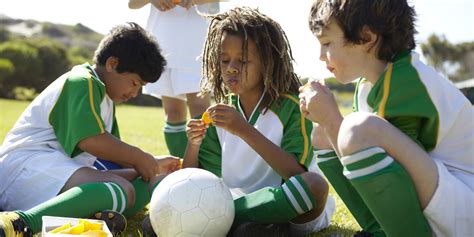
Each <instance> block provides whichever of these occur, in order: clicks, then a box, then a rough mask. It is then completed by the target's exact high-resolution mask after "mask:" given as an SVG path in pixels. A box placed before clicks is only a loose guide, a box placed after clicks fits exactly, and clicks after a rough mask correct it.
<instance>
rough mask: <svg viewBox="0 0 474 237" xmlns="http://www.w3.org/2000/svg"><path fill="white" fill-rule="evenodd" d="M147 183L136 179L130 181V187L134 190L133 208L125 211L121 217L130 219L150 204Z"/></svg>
mask: <svg viewBox="0 0 474 237" xmlns="http://www.w3.org/2000/svg"><path fill="white" fill-rule="evenodd" d="M148 184H149V183H148V182H145V181H144V180H143V179H142V178H136V179H135V180H133V181H132V185H133V187H134V188H135V204H134V205H133V207H131V208H128V209H127V210H125V212H124V213H123V215H124V216H125V217H127V218H128V217H131V216H134V215H135V214H137V213H138V212H140V211H141V210H143V208H145V206H146V205H147V204H148V203H149V202H150V199H151V192H150V191H149V190H148Z"/></svg>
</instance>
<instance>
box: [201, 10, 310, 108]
mask: <svg viewBox="0 0 474 237" xmlns="http://www.w3.org/2000/svg"><path fill="white" fill-rule="evenodd" d="M224 33H228V34H232V35H239V36H241V37H242V39H243V42H244V43H243V45H242V52H243V55H244V57H247V56H246V55H247V49H248V39H249V38H250V39H252V40H253V41H254V42H255V44H256V46H257V50H258V54H259V56H260V59H261V62H262V66H263V68H262V72H263V82H264V87H265V95H264V99H263V101H262V103H261V107H260V109H264V108H269V107H270V105H271V104H272V102H273V101H276V100H277V99H278V98H279V96H280V94H281V93H297V92H298V88H299V86H300V85H301V83H300V81H299V79H298V77H297V75H296V74H295V73H294V71H293V65H292V61H293V56H292V54H291V48H290V45H289V43H288V39H287V38H286V35H285V32H284V31H283V29H282V28H281V27H280V25H279V24H278V23H277V22H275V21H274V20H272V19H271V18H269V17H268V16H266V15H264V14H262V13H260V12H259V11H258V10H256V9H252V8H249V7H237V8H234V9H232V10H229V11H227V12H225V13H222V14H219V15H217V16H215V17H213V18H212V20H211V23H210V25H209V30H208V35H207V39H206V43H205V46H204V55H203V80H201V93H202V94H207V93H209V92H211V91H212V92H213V94H214V98H215V100H216V101H217V102H225V103H227V102H228V98H227V97H226V95H227V94H228V93H229V90H228V88H227V87H226V86H225V84H224V82H223V80H222V75H221V70H220V62H221V59H220V56H221V39H222V36H223V35H224ZM244 60H247V59H246V58H244ZM244 71H246V70H244Z"/></svg>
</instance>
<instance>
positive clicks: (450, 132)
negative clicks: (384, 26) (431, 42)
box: [354, 51, 474, 174]
mask: <svg viewBox="0 0 474 237" xmlns="http://www.w3.org/2000/svg"><path fill="white" fill-rule="evenodd" d="M354 111H362V112H374V113H376V114H377V115H379V116H381V117H383V118H385V119H386V120H387V121H389V122H390V123H391V124H392V125H394V126H395V127H397V128H398V129H400V130H401V131H402V132H403V133H405V134H406V135H408V136H409V137H410V138H411V139H413V140H414V141H415V142H417V143H418V144H419V145H420V146H421V147H422V148H424V149H425V150H426V151H427V152H428V153H429V155H430V156H431V157H433V158H434V159H439V160H441V161H442V162H443V163H444V164H445V165H446V166H447V167H449V168H453V169H458V170H461V171H463V172H467V173H471V174H473V173H474V166H473V162H472V158H473V156H472V154H474V146H473V145H472V141H474V123H473V122H472V121H474V111H473V107H472V105H471V103H469V101H468V100H467V99H466V98H465V96H463V95H462V94H461V92H460V91H459V90H458V89H457V88H456V87H455V86H454V85H453V84H452V83H451V82H450V81H448V80H446V79H445V78H443V77H441V76H440V75H438V74H437V73H436V71H435V70H434V69H433V68H431V67H429V66H427V65H425V64H424V63H422V62H421V61H420V60H419V56H418V55H417V54H416V53H414V52H411V53H410V52H408V51H407V52H405V53H403V54H401V55H400V56H398V57H397V59H396V60H395V62H394V63H393V64H391V65H389V67H388V68H387V70H386V71H385V72H384V74H383V75H381V77H380V79H379V80H378V81H377V82H376V84H375V85H371V84H370V83H369V82H368V81H367V80H365V79H360V80H359V82H358V84H357V89H356V94H355V99H354Z"/></svg>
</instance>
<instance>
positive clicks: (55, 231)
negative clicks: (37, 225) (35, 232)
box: [48, 222, 71, 233]
mask: <svg viewBox="0 0 474 237" xmlns="http://www.w3.org/2000/svg"><path fill="white" fill-rule="evenodd" d="M68 228H71V222H68V223H66V224H64V225H62V226H59V227H57V228H56V229H53V230H51V231H49V232H48V233H59V232H60V231H63V230H65V229H68Z"/></svg>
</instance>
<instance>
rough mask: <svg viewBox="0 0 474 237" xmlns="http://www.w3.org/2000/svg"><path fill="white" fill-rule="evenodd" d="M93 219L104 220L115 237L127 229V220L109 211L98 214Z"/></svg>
mask: <svg viewBox="0 0 474 237" xmlns="http://www.w3.org/2000/svg"><path fill="white" fill-rule="evenodd" d="M91 219H96V220H103V221H104V222H105V224H106V225H107V227H108V228H109V230H110V231H111V232H112V234H113V235H114V236H115V235H117V234H120V233H122V232H124V231H125V229H127V218H125V216H123V215H122V214H120V213H118V212H115V211H110V210H107V211H101V212H97V213H96V214H94V215H93V216H92V217H91Z"/></svg>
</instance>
